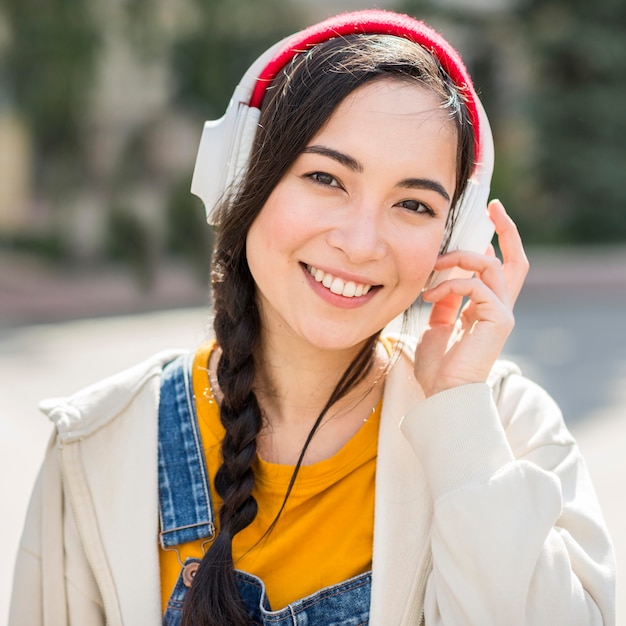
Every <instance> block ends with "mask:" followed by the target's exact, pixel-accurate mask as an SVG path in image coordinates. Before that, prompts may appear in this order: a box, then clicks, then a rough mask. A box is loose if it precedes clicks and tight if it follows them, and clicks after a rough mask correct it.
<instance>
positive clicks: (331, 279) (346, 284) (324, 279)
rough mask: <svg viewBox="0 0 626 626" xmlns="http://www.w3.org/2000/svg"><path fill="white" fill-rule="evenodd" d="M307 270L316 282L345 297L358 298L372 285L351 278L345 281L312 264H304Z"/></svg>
mask: <svg viewBox="0 0 626 626" xmlns="http://www.w3.org/2000/svg"><path fill="white" fill-rule="evenodd" d="M306 269H307V271H308V272H309V274H311V276H313V278H315V280H316V281H317V282H318V283H322V285H324V287H326V288H327V289H329V290H330V291H332V292H333V293H335V294H337V295H339V296H344V297H345V298H358V297H359V296H364V295H365V294H366V293H368V291H369V290H370V289H371V288H372V285H364V284H361V283H355V282H353V281H351V280H349V281H345V280H343V279H341V278H339V277H338V276H333V275H332V274H329V273H328V272H325V271H324V270H320V269H317V268H316V267H313V266H312V265H307V266H306Z"/></svg>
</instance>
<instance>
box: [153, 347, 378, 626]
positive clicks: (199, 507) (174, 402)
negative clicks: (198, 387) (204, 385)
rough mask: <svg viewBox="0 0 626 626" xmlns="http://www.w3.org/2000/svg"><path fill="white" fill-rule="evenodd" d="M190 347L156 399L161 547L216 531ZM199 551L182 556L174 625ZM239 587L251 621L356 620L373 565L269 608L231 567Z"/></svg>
mask: <svg viewBox="0 0 626 626" xmlns="http://www.w3.org/2000/svg"><path fill="white" fill-rule="evenodd" d="M193 356H194V355H193V353H189V354H186V355H182V356H180V357H178V358H177V359H175V360H174V361H172V362H171V363H169V364H168V365H167V366H166V367H165V368H164V371H163V381H162V383H161V401H160V404H159V515H160V524H161V534H160V539H161V544H162V546H163V548H165V549H168V548H169V549H176V546H177V545H179V544H181V543H185V542H188V541H196V540H198V539H205V540H206V541H207V542H210V541H211V540H212V539H213V538H214V536H215V524H214V519H215V518H214V512H213V505H212V502H211V492H210V489H209V479H208V475H207V468H206V463H205V459H204V451H203V448H202V442H201V440H200V432H199V429H198V421H197V417H196V407H195V398H194V394H193V387H192V383H191V366H192V363H193ZM199 562H200V561H199V559H187V560H186V561H185V563H181V566H182V567H181V573H180V575H179V577H178V580H177V582H176V585H175V587H174V590H173V592H172V595H171V596H170V599H169V602H168V605H167V609H166V611H165V614H164V616H163V624H164V626H179V625H180V623H181V620H182V606H183V600H184V598H185V593H186V591H187V589H188V588H189V585H191V581H192V580H193V574H195V570H196V569H197V567H198V563H199ZM236 577H237V582H238V586H239V594H240V596H241V599H242V601H243V603H244V605H245V606H246V608H247V609H248V614H249V615H250V624H251V625H253V626H361V625H365V624H368V622H369V604H370V591H371V572H366V573H365V574H361V575H360V576H356V577H354V578H351V579H349V580H347V581H344V582H342V583H339V584H337V585H333V586H331V587H326V588H325V589H322V590H320V591H318V592H316V593H314V594H313V595H311V596H308V597H306V598H303V599H301V600H297V601H296V602H293V603H292V604H289V605H288V606H286V607H285V608H283V609H281V610H280V611H272V610H271V607H270V604H269V601H268V599H267V596H266V593H265V585H264V584H263V581H262V580H261V579H260V578H258V577H256V576H253V575H252V574H248V573H246V572H242V571H237V572H236Z"/></svg>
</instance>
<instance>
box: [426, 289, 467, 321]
mask: <svg viewBox="0 0 626 626" xmlns="http://www.w3.org/2000/svg"><path fill="white" fill-rule="evenodd" d="M462 303H463V296H459V295H456V294H454V293H448V294H447V295H446V296H445V297H443V298H441V299H439V300H436V301H433V307H432V310H431V312H430V318H429V323H430V325H431V326H445V325H452V324H454V323H455V322H456V319H457V317H458V315H459V311H460V309H461V304H462Z"/></svg>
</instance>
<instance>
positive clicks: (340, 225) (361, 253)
mask: <svg viewBox="0 0 626 626" xmlns="http://www.w3.org/2000/svg"><path fill="white" fill-rule="evenodd" d="M382 213H383V212H382V210H381V209H380V208H379V207H377V206H376V205H375V204H374V203H371V202H370V203H366V202H362V203H359V204H354V205H352V206H350V207H345V208H344V210H342V211H339V212H338V214H337V220H336V222H335V223H334V224H333V227H332V228H331V229H330V230H329V232H328V235H327V241H328V243H329V245H331V246H333V247H334V248H338V249H340V250H342V251H343V253H344V254H345V255H346V257H347V258H348V259H349V260H350V261H351V262H352V263H354V264H359V263H366V262H368V261H375V260H379V259H382V258H383V257H384V256H385V254H386V252H387V244H386V242H385V239H384V234H383V225H382Z"/></svg>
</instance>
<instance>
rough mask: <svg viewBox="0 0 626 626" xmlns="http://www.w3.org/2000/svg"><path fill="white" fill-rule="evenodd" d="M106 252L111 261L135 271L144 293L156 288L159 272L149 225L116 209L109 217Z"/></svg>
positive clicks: (131, 214) (119, 208)
mask: <svg viewBox="0 0 626 626" xmlns="http://www.w3.org/2000/svg"><path fill="white" fill-rule="evenodd" d="M105 250H106V255H107V257H109V258H111V259H112V260H114V261H117V262H121V263H124V264H126V265H128V266H129V267H130V268H131V270H132V272H133V274H134V276H135V279H136V280H137V284H138V285H139V286H140V287H141V288H142V289H145V290H149V289H150V288H151V287H152V285H153V284H154V279H155V270H156V259H155V254H154V252H155V251H154V242H153V241H152V240H151V237H150V234H149V230H148V229H147V228H146V226H145V224H143V223H142V222H141V220H140V219H139V218H138V217H137V215H136V214H135V213H134V212H133V211H132V210H130V209H129V208H127V207H125V206H116V207H114V209H113V210H112V211H111V213H110V214H109V220H108V225H107V229H106V233H105Z"/></svg>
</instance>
